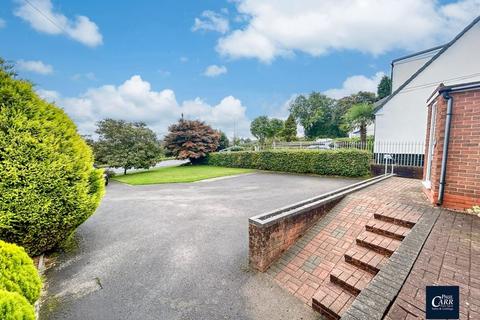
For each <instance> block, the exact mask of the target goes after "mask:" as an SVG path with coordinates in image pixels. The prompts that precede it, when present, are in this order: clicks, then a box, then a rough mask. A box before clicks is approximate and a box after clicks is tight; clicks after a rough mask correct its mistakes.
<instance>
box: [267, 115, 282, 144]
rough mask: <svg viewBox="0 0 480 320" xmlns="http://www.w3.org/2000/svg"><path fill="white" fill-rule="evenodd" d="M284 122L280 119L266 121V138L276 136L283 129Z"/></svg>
mask: <svg viewBox="0 0 480 320" xmlns="http://www.w3.org/2000/svg"><path fill="white" fill-rule="evenodd" d="M283 127H284V122H283V120H280V119H276V118H273V119H269V121H268V130H267V138H269V139H275V138H278V137H279V136H280V134H281V132H282V131H283Z"/></svg>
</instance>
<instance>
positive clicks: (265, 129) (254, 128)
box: [250, 116, 284, 145]
mask: <svg viewBox="0 0 480 320" xmlns="http://www.w3.org/2000/svg"><path fill="white" fill-rule="evenodd" d="M283 127H284V123H283V121H282V120H280V119H276V118H272V119H270V118H268V117H267V116H260V117H257V118H255V119H253V121H252V123H251V124H250V132H251V133H252V135H253V136H254V137H255V138H257V139H258V140H259V142H260V144H261V145H264V144H265V141H266V139H271V140H273V139H275V138H278V137H280V135H281V132H282V130H283Z"/></svg>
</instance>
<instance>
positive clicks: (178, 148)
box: [164, 118, 220, 163]
mask: <svg viewBox="0 0 480 320" xmlns="http://www.w3.org/2000/svg"><path fill="white" fill-rule="evenodd" d="M168 131H169V133H168V134H167V135H166V136H165V139H164V143H165V148H166V149H167V150H169V151H170V153H171V154H173V155H174V156H175V157H177V158H178V159H190V162H192V163H195V162H197V161H198V160H200V159H202V158H204V157H205V156H206V155H207V154H208V153H210V152H214V151H215V150H217V148H218V146H219V144H220V133H219V132H218V131H215V130H213V129H212V127H210V126H209V125H207V124H205V123H204V122H202V121H198V120H185V119H183V118H182V119H180V120H179V121H178V123H175V124H172V125H171V126H170V127H169V128H168Z"/></svg>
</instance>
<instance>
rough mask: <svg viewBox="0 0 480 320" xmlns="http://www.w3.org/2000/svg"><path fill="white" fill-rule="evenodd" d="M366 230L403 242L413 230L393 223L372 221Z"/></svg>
mask: <svg viewBox="0 0 480 320" xmlns="http://www.w3.org/2000/svg"><path fill="white" fill-rule="evenodd" d="M365 230H367V231H370V232H372V233H376V234H381V235H384V236H386V237H389V238H392V239H396V240H400V241H402V240H403V239H405V236H406V235H407V234H408V233H409V232H410V230H411V229H410V228H407V227H404V226H400V225H398V224H394V223H391V222H387V221H382V220H378V219H372V220H370V221H368V222H367V224H366V225H365Z"/></svg>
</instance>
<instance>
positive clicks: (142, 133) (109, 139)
mask: <svg viewBox="0 0 480 320" xmlns="http://www.w3.org/2000/svg"><path fill="white" fill-rule="evenodd" d="M95 132H96V133H97V134H98V140H97V141H95V142H93V150H94V153H95V158H96V161H97V163H98V164H105V165H108V166H109V167H113V168H123V170H124V173H126V172H127V170H128V169H132V168H135V169H148V168H150V167H153V166H154V165H155V164H156V163H157V162H158V161H159V159H160V157H161V156H162V147H161V145H160V142H159V141H158V139H157V136H156V134H155V132H153V131H152V130H151V129H149V128H148V127H147V125H146V124H145V123H143V122H127V121H123V120H113V119H105V120H102V121H99V122H98V123H97V130H96V131H95ZM90 143H92V142H90Z"/></svg>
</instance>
